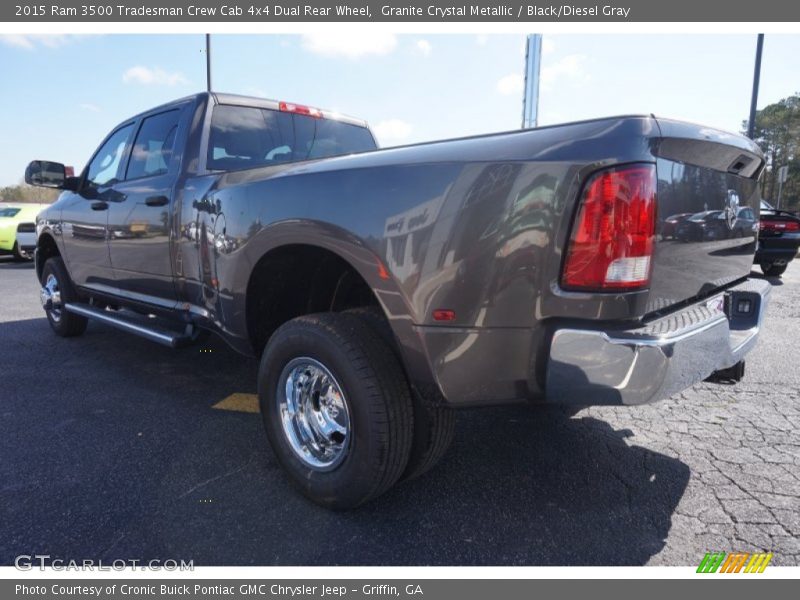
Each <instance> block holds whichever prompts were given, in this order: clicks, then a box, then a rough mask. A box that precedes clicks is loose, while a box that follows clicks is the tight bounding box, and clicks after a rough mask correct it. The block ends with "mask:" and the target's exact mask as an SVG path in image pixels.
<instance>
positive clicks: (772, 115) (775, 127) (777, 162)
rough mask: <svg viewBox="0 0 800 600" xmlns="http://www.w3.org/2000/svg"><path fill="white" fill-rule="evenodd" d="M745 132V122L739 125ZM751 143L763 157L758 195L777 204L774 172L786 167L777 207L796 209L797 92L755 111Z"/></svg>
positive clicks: (799, 185) (799, 191)
mask: <svg viewBox="0 0 800 600" xmlns="http://www.w3.org/2000/svg"><path fill="white" fill-rule="evenodd" d="M743 127H744V129H745V130H746V129H747V121H745V122H744V123H743ZM753 139H754V141H755V142H756V143H757V144H758V145H759V146H761V149H762V150H763V151H764V154H765V156H766V158H767V168H766V171H765V172H764V174H763V175H762V177H761V196H762V197H763V198H764V199H766V200H768V201H770V202H771V203H772V204H775V203H776V202H777V201H778V188H779V183H778V169H779V168H780V167H782V166H784V165H786V166H788V167H789V175H788V179H787V180H786V183H784V184H783V194H782V197H781V198H782V199H781V208H785V209H787V210H798V208H800V93H795V94H794V95H793V96H789V97H788V98H784V99H783V100H781V101H779V102H776V103H774V104H770V105H769V106H765V107H764V108H762V109H761V110H759V111H757V112H756V123H755V128H754V133H753Z"/></svg>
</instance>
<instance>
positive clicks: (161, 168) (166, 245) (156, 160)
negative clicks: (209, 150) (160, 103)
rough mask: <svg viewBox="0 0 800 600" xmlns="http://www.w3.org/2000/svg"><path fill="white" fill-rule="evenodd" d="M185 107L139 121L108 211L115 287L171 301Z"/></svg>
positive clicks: (131, 294)
mask: <svg viewBox="0 0 800 600" xmlns="http://www.w3.org/2000/svg"><path fill="white" fill-rule="evenodd" d="M188 112H189V111H188V110H186V106H185V105H184V106H175V107H171V108H169V109H166V110H162V111H160V112H157V113H153V114H150V115H147V116H145V117H144V118H142V119H141V121H140V122H139V126H138V129H137V132H136V137H135V139H134V142H133V147H132V149H131V153H130V158H129V160H128V164H127V169H126V171H125V179H124V181H123V182H121V183H119V184H117V185H116V186H115V188H116V190H117V191H118V192H119V196H118V198H119V201H118V202H115V203H113V204H112V205H111V206H110V208H109V211H108V246H109V255H110V258H111V267H112V269H113V271H114V279H115V282H116V287H117V288H118V289H119V291H120V292H121V293H122V295H123V296H126V297H129V298H131V299H134V300H141V301H145V302H148V303H152V304H162V305H165V306H170V305H172V304H174V302H175V299H176V297H177V296H176V292H175V286H174V283H173V269H172V252H171V244H170V240H171V239H172V223H173V221H174V216H173V214H172V207H173V202H172V201H173V193H174V188H175V183H176V181H177V177H178V172H179V170H180V159H181V151H180V150H181V149H182V147H183V139H184V137H185V135H184V131H185V128H186V123H185V121H186V119H185V117H186V115H187V114H188Z"/></svg>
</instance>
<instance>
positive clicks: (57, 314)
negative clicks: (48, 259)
mask: <svg viewBox="0 0 800 600" xmlns="http://www.w3.org/2000/svg"><path fill="white" fill-rule="evenodd" d="M40 295H41V300H42V306H43V307H44V309H45V310H46V311H47V313H48V314H49V315H50V317H51V318H52V319H53V321H55V322H56V323H58V322H59V321H60V320H61V290H60V288H59V286H58V279H56V276H55V275H53V274H52V273H50V274H49V275H48V276H47V279H46V280H45V282H44V285H43V286H42V290H41V294H40Z"/></svg>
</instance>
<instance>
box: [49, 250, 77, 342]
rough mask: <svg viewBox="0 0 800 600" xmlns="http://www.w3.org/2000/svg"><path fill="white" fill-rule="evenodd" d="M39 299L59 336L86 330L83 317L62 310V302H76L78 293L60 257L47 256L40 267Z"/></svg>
mask: <svg viewBox="0 0 800 600" xmlns="http://www.w3.org/2000/svg"><path fill="white" fill-rule="evenodd" d="M41 283H42V289H41V300H42V306H43V307H44V310H45V313H46V314H47V320H48V321H49V322H50V327H52V329H53V331H55V332H56V334H57V335H60V336H61V337H73V336H76V335H81V334H82V333H83V332H84V331H86V324H87V323H88V321H87V319H86V318H85V317H81V316H80V315H75V314H73V313H70V312H67V311H66V310H64V304H66V303H68V302H76V301H77V300H78V295H77V293H76V292H75V287H74V286H73V285H72V280H71V279H70V277H69V273H68V272H67V268H66V267H65V266H64V261H63V260H61V258H60V257H57V256H56V257H53V258H49V259H48V260H47V262H46V263H45V264H44V268H43V269H42V281H41Z"/></svg>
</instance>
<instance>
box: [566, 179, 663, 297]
mask: <svg viewBox="0 0 800 600" xmlns="http://www.w3.org/2000/svg"><path fill="white" fill-rule="evenodd" d="M655 229H656V167H655V165H632V166H627V167H619V168H614V169H609V170H605V171H601V172H599V173H596V174H595V175H593V176H592V177H591V178H590V179H589V181H588V182H587V183H586V186H585V187H584V190H583V195H582V196H581V205H580V208H579V209H578V216H577V218H576V220H575V223H574V224H573V226H572V236H571V238H570V242H569V248H568V249H567V257H566V261H565V263H564V270H563V273H562V276H561V284H562V286H563V287H564V288H567V289H579V290H596V291H612V290H631V289H636V288H641V287H645V286H647V285H648V283H649V282H650V267H651V261H652V256H653V240H654V237H655Z"/></svg>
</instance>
